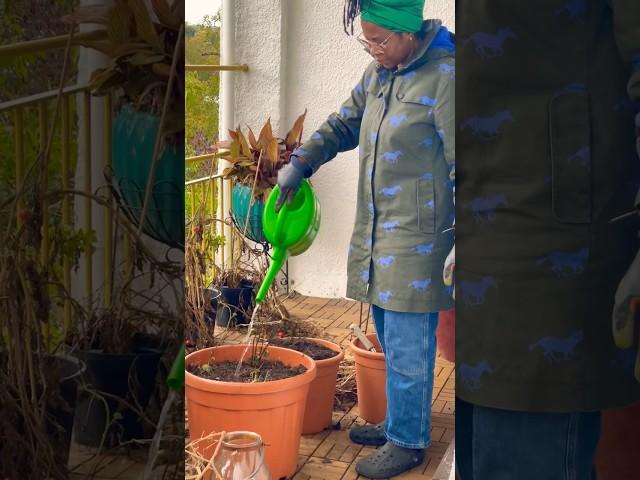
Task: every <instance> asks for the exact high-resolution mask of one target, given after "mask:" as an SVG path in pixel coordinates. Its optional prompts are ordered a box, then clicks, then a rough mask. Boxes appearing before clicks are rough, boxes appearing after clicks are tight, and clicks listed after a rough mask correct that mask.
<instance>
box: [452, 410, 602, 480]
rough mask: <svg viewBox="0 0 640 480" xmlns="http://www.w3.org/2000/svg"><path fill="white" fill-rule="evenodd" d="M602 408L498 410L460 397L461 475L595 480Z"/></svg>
mask: <svg viewBox="0 0 640 480" xmlns="http://www.w3.org/2000/svg"><path fill="white" fill-rule="evenodd" d="M599 437H600V412H573V413H536V412H516V411H509V410H498V409H495V408H487V407H480V406H478V405H472V404H470V403H467V402H465V401H463V400H460V399H456V465H457V469H458V472H459V474H460V480H592V479H595V478H596V477H595V472H594V457H595V451H596V446H597V445H598V439H599Z"/></svg>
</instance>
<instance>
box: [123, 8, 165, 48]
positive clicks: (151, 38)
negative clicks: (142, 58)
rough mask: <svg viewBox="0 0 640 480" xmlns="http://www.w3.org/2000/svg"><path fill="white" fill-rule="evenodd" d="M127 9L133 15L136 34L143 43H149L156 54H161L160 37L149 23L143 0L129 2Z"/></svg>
mask: <svg viewBox="0 0 640 480" xmlns="http://www.w3.org/2000/svg"><path fill="white" fill-rule="evenodd" d="M129 8H130V9H131V12H132V13H133V17H134V18H135V22H136V32H137V33H138V35H140V37H142V39H144V41H145V42H147V43H149V45H151V46H152V47H153V49H154V50H155V51H156V52H158V53H163V52H164V48H163V45H162V43H161V42H160V37H159V36H158V33H157V32H156V27H155V26H154V25H153V22H152V21H151V15H150V14H149V11H148V10H147V6H146V5H145V3H144V1H143V0H129Z"/></svg>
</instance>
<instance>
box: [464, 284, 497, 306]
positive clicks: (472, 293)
mask: <svg viewBox="0 0 640 480" xmlns="http://www.w3.org/2000/svg"><path fill="white" fill-rule="evenodd" d="M497 286H498V285H497V283H496V279H495V278H493V277H482V278H481V279H480V280H478V281H475V282H474V281H471V280H464V281H462V282H460V285H459V286H458V289H459V290H460V293H461V294H462V299H463V300H464V301H465V303H467V304H468V305H471V306H477V305H482V304H483V303H484V302H485V297H486V294H487V290H489V289H490V288H492V287H493V288H497Z"/></svg>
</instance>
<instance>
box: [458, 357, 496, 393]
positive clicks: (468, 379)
mask: <svg viewBox="0 0 640 480" xmlns="http://www.w3.org/2000/svg"><path fill="white" fill-rule="evenodd" d="M458 372H459V374H460V381H461V382H462V385H463V386H464V388H466V389H467V390H470V391H475V390H478V389H479V388H480V381H481V380H482V376H483V375H484V374H485V373H488V374H490V373H493V370H492V369H491V367H490V366H489V363H487V362H486V361H485V360H483V361H481V362H479V363H478V364H477V365H468V364H466V363H463V364H462V365H460V369H459V370H458Z"/></svg>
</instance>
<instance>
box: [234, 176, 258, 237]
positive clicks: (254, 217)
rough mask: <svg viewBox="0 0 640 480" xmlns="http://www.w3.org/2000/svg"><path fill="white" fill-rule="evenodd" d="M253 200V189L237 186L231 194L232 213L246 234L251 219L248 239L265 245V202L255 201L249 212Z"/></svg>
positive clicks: (241, 230)
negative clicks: (263, 221) (245, 230)
mask: <svg viewBox="0 0 640 480" xmlns="http://www.w3.org/2000/svg"><path fill="white" fill-rule="evenodd" d="M250 200H251V187H247V186H246V185H240V184H236V185H234V187H233V191H232V193H231V213H232V214H233V218H234V219H235V221H236V224H237V225H238V228H239V229H240V232H244V225H245V222H246V220H247V216H248V217H249V225H247V235H246V236H247V238H248V239H249V240H253V241H254V242H260V243H264V242H266V238H265V237H264V232H263V231H262V211H263V210H264V202H262V201H260V200H254V201H253V204H252V205H251V210H249V202H250Z"/></svg>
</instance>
